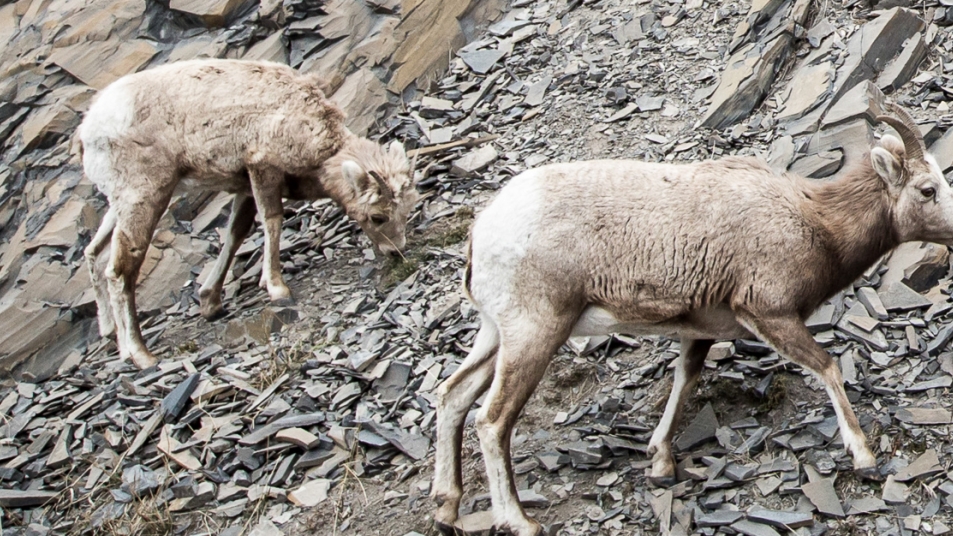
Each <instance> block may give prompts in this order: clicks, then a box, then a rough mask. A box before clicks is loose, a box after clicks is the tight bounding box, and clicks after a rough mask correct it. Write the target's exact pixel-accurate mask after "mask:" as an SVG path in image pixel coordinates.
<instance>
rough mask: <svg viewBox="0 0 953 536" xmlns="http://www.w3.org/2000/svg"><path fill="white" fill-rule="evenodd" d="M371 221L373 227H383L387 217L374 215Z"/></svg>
mask: <svg viewBox="0 0 953 536" xmlns="http://www.w3.org/2000/svg"><path fill="white" fill-rule="evenodd" d="M371 221H372V222H374V225H384V224H385V223H387V216H383V215H381V214H374V215H373V216H371Z"/></svg>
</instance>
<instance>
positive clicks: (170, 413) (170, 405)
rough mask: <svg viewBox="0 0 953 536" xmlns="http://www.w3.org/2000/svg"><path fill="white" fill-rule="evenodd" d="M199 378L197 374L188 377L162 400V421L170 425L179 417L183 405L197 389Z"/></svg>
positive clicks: (199, 375)
mask: <svg viewBox="0 0 953 536" xmlns="http://www.w3.org/2000/svg"><path fill="white" fill-rule="evenodd" d="M200 378H201V374H198V373H196V374H192V375H190V376H189V377H188V378H186V379H185V380H184V381H182V382H181V383H179V385H177V386H175V389H173V390H172V391H170V392H169V394H167V395H166V396H165V398H163V399H162V406H161V411H162V420H163V421H165V422H168V423H170V422H173V421H175V420H176V419H177V418H178V417H179V414H180V413H182V410H183V409H184V408H185V404H186V403H187V402H188V401H189V397H190V396H192V393H193V392H194V391H195V388H196V387H198V385H199V379H200Z"/></svg>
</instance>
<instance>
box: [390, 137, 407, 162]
mask: <svg viewBox="0 0 953 536" xmlns="http://www.w3.org/2000/svg"><path fill="white" fill-rule="evenodd" d="M387 150H388V151H390V154H392V155H394V156H395V157H397V158H407V152H406V151H404V145H403V144H402V143H400V142H399V141H397V140H394V141H392V142H390V145H389V146H388V148H387Z"/></svg>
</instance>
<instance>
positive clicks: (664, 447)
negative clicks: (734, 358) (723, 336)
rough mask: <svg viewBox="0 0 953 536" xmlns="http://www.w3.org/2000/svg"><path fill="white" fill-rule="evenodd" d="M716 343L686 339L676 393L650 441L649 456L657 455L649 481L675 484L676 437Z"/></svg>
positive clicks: (677, 368) (677, 366) (678, 361)
mask: <svg viewBox="0 0 953 536" xmlns="http://www.w3.org/2000/svg"><path fill="white" fill-rule="evenodd" d="M714 342H715V341H711V340H693V339H686V338H682V350H681V353H680V354H679V356H678V358H677V359H676V360H675V380H674V382H673V383H672V392H671V394H670V395H669V397H668V403H666V404H665V412H664V413H663V414H662V418H661V420H659V423H658V426H657V427H656V428H655V432H654V433H652V439H651V440H650V441H649V448H648V453H649V454H654V456H653V457H652V473H651V475H650V476H649V481H650V482H651V483H653V484H655V485H657V486H664V487H668V486H671V485H673V484H675V458H674V457H673V456H672V436H673V435H674V433H675V429H676V428H677V427H678V421H679V419H680V418H681V414H682V408H684V407H685V400H686V399H687V398H688V397H689V395H691V394H692V391H694V390H695V385H697V384H698V378H699V376H701V371H702V368H703V367H704V365H705V357H706V356H707V355H708V349H709V348H711V345H712V344H713V343H714Z"/></svg>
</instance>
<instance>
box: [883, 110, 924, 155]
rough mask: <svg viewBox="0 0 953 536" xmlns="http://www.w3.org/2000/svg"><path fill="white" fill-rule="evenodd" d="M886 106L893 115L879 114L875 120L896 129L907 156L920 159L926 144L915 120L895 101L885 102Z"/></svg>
mask: <svg viewBox="0 0 953 536" xmlns="http://www.w3.org/2000/svg"><path fill="white" fill-rule="evenodd" d="M887 108H888V109H889V110H890V112H892V113H893V116H889V115H881V116H878V117H877V121H882V122H884V123H887V124H888V125H890V126H891V127H893V129H894V130H896V131H897V134H900V139H901V140H903V147H904V149H906V151H907V158H910V159H914V160H920V159H922V158H923V156H924V154H926V144H924V143H923V134H921V133H920V128H919V127H918V126H917V123H916V121H915V120H914V119H913V117H911V116H910V114H909V113H907V111H906V110H904V109H903V108H901V107H900V106H898V105H897V104H895V103H892V102H891V103H889V104H887Z"/></svg>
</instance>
